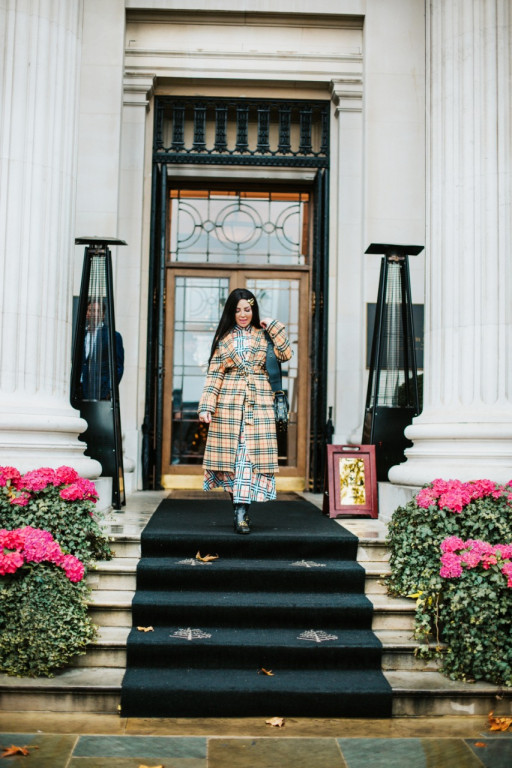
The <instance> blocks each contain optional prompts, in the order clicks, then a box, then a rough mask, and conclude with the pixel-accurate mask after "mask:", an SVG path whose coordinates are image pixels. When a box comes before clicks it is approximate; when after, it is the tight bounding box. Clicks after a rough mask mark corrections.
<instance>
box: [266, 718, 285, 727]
mask: <svg viewBox="0 0 512 768" xmlns="http://www.w3.org/2000/svg"><path fill="white" fill-rule="evenodd" d="M265 723H266V725H272V726H274V728H282V727H283V726H284V717H273V718H271V719H270V720H265Z"/></svg>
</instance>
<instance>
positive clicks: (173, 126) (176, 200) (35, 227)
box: [0, 0, 512, 489]
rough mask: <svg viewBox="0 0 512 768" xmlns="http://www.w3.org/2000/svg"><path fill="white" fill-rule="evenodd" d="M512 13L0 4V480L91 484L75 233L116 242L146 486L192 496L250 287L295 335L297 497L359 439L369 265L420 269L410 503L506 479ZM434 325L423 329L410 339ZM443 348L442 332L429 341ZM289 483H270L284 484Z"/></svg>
mask: <svg viewBox="0 0 512 768" xmlns="http://www.w3.org/2000/svg"><path fill="white" fill-rule="evenodd" d="M511 16H512V12H511V9H510V4H509V3H508V0H472V2H469V3H468V2H465V0H426V1H425V0H385V1H384V2H383V1H382V0H337V2H334V0H319V1H318V2H317V3H316V4H315V7H314V9H312V7H311V4H310V3H306V2H304V1H303V0H294V2H291V0H275V1H274V2H273V3H269V2H267V1H266V0H259V1H258V0H245V2H243V3H240V2H239V1H236V0H216V1H215V2H201V1H200V0H196V1H195V2H188V0H109V2H108V3H105V2H102V0H82V2H78V1H77V2H76V3H67V2H66V1H65V0H54V1H53V2H50V0H41V2H37V3H36V2H32V1H31V0H0V18H1V20H2V28H1V29H0V34H1V35H2V39H3V51H4V54H3V73H2V77H1V80H0V87H1V88H2V92H1V101H2V117H0V131H1V137H2V150H1V162H2V178H1V203H0V231H1V233H2V245H3V248H2V259H3V275H4V280H3V288H2V292H3V306H2V314H3V320H2V330H1V350H2V351H1V360H2V363H1V378H0V393H1V400H0V463H2V464H14V465H17V466H19V467H21V468H23V469H29V468H32V467H35V466H42V465H48V464H51V465H55V466H56V465H59V464H62V463H66V464H73V465H74V466H76V467H77V468H78V469H79V470H80V471H81V472H82V473H83V474H86V475H88V476H94V475H95V474H97V473H98V466H97V464H96V463H95V462H93V461H92V460H90V459H88V458H87V457H85V456H84V455H83V447H84V446H83V443H81V442H80V441H79V440H78V435H79V434H80V433H81V432H82V431H83V429H84V427H85V425H84V424H83V422H82V421H81V420H80V419H79V418H78V415H77V412H76V411H74V410H73V409H72V408H71V407H70V405H69V360H70V350H71V307H72V297H73V296H76V295H77V294H78V292H79V287H80V275H81V267H82V257H83V249H82V248H81V247H75V246H74V239H75V237H77V236H84V235H91V236H108V237H119V238H122V239H124V240H126V242H127V243H128V245H127V247H124V248H122V249H121V248H119V249H117V251H116V250H115V249H114V269H115V302H116V327H117V330H119V331H120V332H121V334H122V336H123V340H124V347H125V373H124V376H123V380H122V382H121V386H120V399H121V415H122V425H123V433H124V446H125V455H126V457H127V459H129V460H130V461H127V462H126V465H127V467H128V469H130V470H133V471H130V472H129V473H127V474H128V475H129V478H130V479H129V485H128V487H129V488H130V487H131V488H141V487H150V486H155V485H159V484H160V483H162V484H163V485H164V487H169V488H170V487H199V484H200V474H201V468H200V463H201V446H202V444H203V442H204V435H202V434H201V431H200V430H199V429H198V425H197V423H196V421H195V416H194V411H195V407H196V403H197V401H198V399H199V393H200V388H201V384H202V378H203V376H204V373H205V362H206V360H207V358H208V352H209V343H210V341H211V337H212V334H213V331H214V328H215V326H216V322H217V319H218V316H219V308H220V307H221V306H222V302H223V300H224V298H225V296H226V295H227V292H229V290H231V289H232V288H234V287H242V286H247V287H249V288H250V289H251V290H254V292H255V293H256V294H257V295H258V297H259V300H260V303H261V304H262V306H263V307H264V310H265V312H264V313H265V314H267V315H268V314H270V315H273V314H274V315H277V316H279V319H281V320H283V321H285V322H286V323H287V324H288V326H289V329H290V334H291V337H292V342H293V344H294V350H295V355H294V359H293V363H292V364H291V365H290V367H289V369H288V370H287V371H286V377H287V388H288V394H289V397H290V402H291V421H290V429H289V434H288V439H287V444H286V445H285V446H283V447H282V450H281V453H282V455H283V459H282V468H281V472H280V479H279V486H280V487H281V488H282V489H303V488H308V487H309V488H313V489H318V487H319V485H320V484H321V482H322V477H321V474H322V471H323V470H322V460H321V455H320V454H321V452H322V449H323V441H324V439H325V424H326V420H327V418H328V410H329V408H330V407H331V408H332V422H333V425H334V435H333V441H334V442H336V443H347V442H355V443H357V442H360V438H361V430H362V422H363V416H364V404H365V395H366V381H367V357H368V349H367V348H368V335H369V331H368V314H369V312H370V309H371V305H372V304H374V303H375V301H376V296H377V286H378V279H379V266H380V264H379V259H378V257H376V256H370V255H364V252H365V250H366V248H367V247H368V245H370V243H398V244H416V245H425V250H424V251H423V252H422V254H421V255H419V256H415V257H414V258H411V263H410V267H411V282H412V297H413V302H414V303H415V304H417V305H419V306H420V307H423V306H424V309H425V321H424V341H425V347H424V355H423V358H424V366H423V368H424V406H423V412H422V414H421V415H420V416H419V417H417V418H416V419H415V420H414V423H413V425H411V427H409V428H408V431H407V434H408V436H409V437H410V439H411V440H412V441H413V447H412V448H411V449H409V451H408V459H407V461H406V462H405V463H404V464H400V465H397V466H396V467H394V468H393V469H392V470H391V473H390V479H391V481H392V482H393V483H395V484H404V485H421V484H423V483H424V482H428V481H429V480H431V479H433V478H434V477H437V476H445V477H448V476H449V477H458V478H460V479H470V478H473V477H476V476H478V477H482V476H484V477H490V478H491V479H494V480H497V481H501V482H504V481H507V480H509V479H510V477H511V476H512V402H511V400H512V392H511V384H512V381H511V377H512V354H511V353H512V334H511V324H512V317H511V307H512V301H511V298H512V297H511V269H512V268H511V265H510V256H509V254H510V251H511V235H510V219H511V217H510V214H511V154H512V146H511V144H512V138H511V137H512V131H511V125H510V105H511V49H512V48H511V43H512V28H511V23H512V20H511ZM418 330H420V329H418ZM420 335H421V336H423V334H420ZM279 486H278V487H279Z"/></svg>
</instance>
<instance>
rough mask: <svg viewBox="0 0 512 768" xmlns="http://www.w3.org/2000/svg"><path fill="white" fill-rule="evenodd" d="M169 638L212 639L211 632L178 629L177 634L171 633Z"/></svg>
mask: <svg viewBox="0 0 512 768" xmlns="http://www.w3.org/2000/svg"><path fill="white" fill-rule="evenodd" d="M169 637H179V638H183V639H184V640H207V639H208V638H210V637H211V634H210V633H209V632H203V630H202V629H191V628H190V627H188V628H187V629H178V630H176V632H171V634H170V635H169Z"/></svg>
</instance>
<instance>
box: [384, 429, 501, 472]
mask: <svg viewBox="0 0 512 768" xmlns="http://www.w3.org/2000/svg"><path fill="white" fill-rule="evenodd" d="M421 418H422V417H421V416H420V417H419V420H421ZM405 434H406V436H407V437H408V438H409V439H410V440H412V441H413V443H414V445H413V446H412V448H408V449H407V450H406V451H405V455H406V457H407V461H405V462H404V463H403V464H397V465H396V466H394V467H391V469H390V470H389V480H390V482H392V483H394V484H397V485H415V486H421V485H424V484H425V483H430V482H432V480H435V479H436V478H442V479H444V480H462V481H468V480H480V479H488V480H493V481H494V482H496V483H502V484H503V483H507V482H508V481H509V480H511V479H512V419H511V418H510V414H508V419H507V420H506V421H505V420H504V421H501V422H468V423H462V422H455V423H449V422H443V423H421V421H418V422H416V423H413V424H412V425H411V426H409V427H407V429H406V430H405Z"/></svg>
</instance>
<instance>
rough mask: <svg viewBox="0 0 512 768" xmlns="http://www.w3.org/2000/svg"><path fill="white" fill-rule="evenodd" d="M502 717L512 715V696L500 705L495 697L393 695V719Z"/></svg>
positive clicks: (429, 694)
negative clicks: (493, 715) (490, 714)
mask: <svg viewBox="0 0 512 768" xmlns="http://www.w3.org/2000/svg"><path fill="white" fill-rule="evenodd" d="M498 711H499V713H500V715H502V716H504V715H511V714H512V696H510V697H507V698H506V700H502V701H500V702H499V703H498V702H497V701H496V697H495V696H491V695H489V694H480V695H477V694H473V695H472V696H471V695H468V696H439V695H438V694H436V693H435V692H433V693H432V692H430V691H422V692H421V694H420V695H410V694H407V693H401V692H400V691H397V692H395V693H394V694H393V717H439V716H446V715H453V716H457V717H461V716H462V715H468V716H469V715H472V716H474V715H478V716H482V717H486V716H487V715H488V714H489V712H494V713H495V714H497V712H498Z"/></svg>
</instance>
